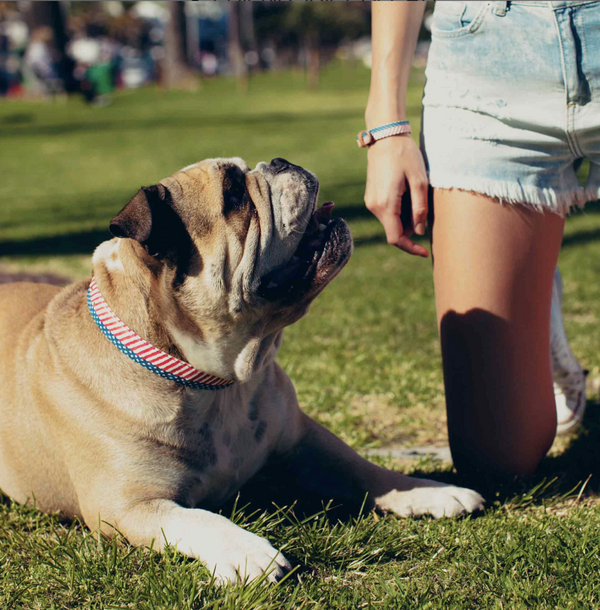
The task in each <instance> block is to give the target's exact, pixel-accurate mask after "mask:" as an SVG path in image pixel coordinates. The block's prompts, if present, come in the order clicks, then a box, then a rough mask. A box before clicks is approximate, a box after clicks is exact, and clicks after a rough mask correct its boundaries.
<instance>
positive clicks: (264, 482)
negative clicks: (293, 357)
mask: <svg viewBox="0 0 600 610" xmlns="http://www.w3.org/2000/svg"><path fill="white" fill-rule="evenodd" d="M565 444H566V445H567V446H566V448H565V449H564V451H562V452H561V453H558V454H555V453H553V452H551V454H550V455H549V456H548V457H546V458H545V459H544V460H543V461H542V462H541V463H540V465H539V467H538V468H537V470H536V472H535V473H534V474H533V475H531V476H528V477H502V476H493V475H490V474H489V473H483V472H476V471H472V472H456V470H454V469H453V468H451V467H449V466H448V465H447V464H443V463H439V462H430V464H431V467H427V468H418V467H417V468H416V469H414V470H412V471H411V472H410V473H409V474H410V476H415V477H419V478H428V479H434V480H436V481H440V482H442V483H448V484H451V485H457V486H460V487H467V488H470V489H475V490H476V491H478V492H479V493H480V494H481V495H482V496H483V497H484V498H485V499H486V510H490V509H492V508H494V507H496V508H497V507H499V506H503V505H507V504H510V505H511V506H513V507H517V506H531V505H538V506H541V505H547V504H552V503H556V502H561V501H564V500H569V501H572V500H574V499H576V498H577V499H579V500H581V499H582V498H589V497H595V496H600V450H599V449H600V402H599V401H598V400H596V399H592V400H588V403H587V410H586V415H585V419H584V421H583V423H582V425H581V427H580V428H579V430H578V431H577V432H576V433H574V434H573V435H572V436H571V438H570V439H569V440H568V441H565ZM437 464H439V465H437ZM597 473H598V474H597ZM240 506H244V507H245V508H244V510H245V511H246V512H247V513H248V514H251V515H259V514H261V513H265V512H266V513H274V512H276V511H277V510H278V509H279V507H293V512H294V514H295V515H296V516H298V518H308V517H310V516H311V515H316V514H323V515H324V517H325V518H326V519H327V520H328V521H330V522H342V523H345V522H349V521H351V520H353V519H355V518H356V517H357V515H360V514H361V513H364V512H365V508H364V506H363V505H359V504H353V503H348V502H343V501H341V500H338V499H335V498H331V499H329V498H323V497H322V496H319V495H317V494H310V493H306V492H303V491H302V492H299V491H298V489H297V488H296V487H294V485H293V483H292V482H291V481H290V480H289V479H288V478H286V477H285V472H282V471H281V470H280V469H279V470H278V469H275V468H273V469H265V470H264V471H261V472H260V473H259V474H258V475H256V476H255V477H254V478H253V479H252V480H251V481H250V482H249V483H248V484H246V485H245V486H244V487H243V488H242V489H241V490H240V493H239V495H238V497H237V498H236V499H235V500H231V501H229V502H228V503H227V504H225V505H224V506H223V507H222V508H221V512H222V514H223V515H226V516H227V515H230V514H231V513H232V511H235V510H236V507H240ZM325 507H327V508H326V510H324V508H325ZM477 516H478V515H474V517H477ZM250 520H252V517H250Z"/></svg>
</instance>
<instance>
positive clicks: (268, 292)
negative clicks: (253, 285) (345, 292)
mask: <svg viewBox="0 0 600 610" xmlns="http://www.w3.org/2000/svg"><path fill="white" fill-rule="evenodd" d="M333 207H334V204H333V202H331V201H328V202H327V203H324V204H323V205H322V206H321V207H320V208H319V209H317V210H315V211H314V212H313V214H312V216H311V217H310V220H309V221H308V224H307V226H306V230H305V232H304V235H303V236H302V239H301V240H300V243H299V244H298V248H297V249H296V252H294V255H293V256H292V258H291V259H290V260H289V261H288V262H287V264H286V265H285V266H283V267H280V268H279V269H276V270H275V271H272V272H271V273H269V274H267V275H266V276H265V277H264V278H263V279H262V282H261V287H260V293H261V296H263V297H264V298H267V299H269V300H281V299H284V300H288V301H291V300H297V299H298V298H299V297H300V296H303V295H304V294H306V293H308V292H311V288H315V287H317V286H325V285H326V284H328V283H329V282H330V281H331V280H332V279H333V277H334V276H335V275H337V273H338V272H339V271H340V270H341V269H342V267H343V266H344V265H345V264H346V262H347V261H348V259H349V258H350V254H351V252H352V237H351V235H350V230H349V229H348V225H347V224H346V223H345V222H344V221H343V220H342V219H341V218H332V216H331V215H332V212H333Z"/></svg>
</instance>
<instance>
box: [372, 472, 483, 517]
mask: <svg viewBox="0 0 600 610" xmlns="http://www.w3.org/2000/svg"><path fill="white" fill-rule="evenodd" d="M412 482H413V483H414V484H415V485H414V487H412V488H410V489H405V490H403V491H400V490H397V489H392V490H391V491H389V492H387V493H386V494H385V495H383V496H380V497H379V498H377V499H376V501H375V505H376V506H377V508H379V509H380V510H383V511H389V512H392V513H394V514H396V515H398V516H399V517H418V516H421V515H431V516H432V517H435V518H436V519H439V518H440V517H456V516H457V515H463V514H467V513H472V512H473V511H475V510H478V509H481V508H483V503H484V501H485V500H484V499H483V498H482V497H481V496H480V495H479V494H478V493H477V492H476V491H472V490H471V489H466V488H464V487H455V486H454V485H447V484H445V483H439V482H438V481H430V480H428V479H412Z"/></svg>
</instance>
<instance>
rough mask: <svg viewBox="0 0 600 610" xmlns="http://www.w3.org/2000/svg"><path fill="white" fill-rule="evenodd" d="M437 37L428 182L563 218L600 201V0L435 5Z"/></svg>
mask: <svg viewBox="0 0 600 610" xmlns="http://www.w3.org/2000/svg"><path fill="white" fill-rule="evenodd" d="M431 30H432V43H431V48H430V51H429V58H428V62H427V69H426V77H427V80H426V85H425V91H424V95H423V128H422V133H421V136H422V147H423V152H424V154H425V159H426V163H427V169H428V172H429V179H430V183H431V185H432V186H433V187H438V188H458V189H463V190H468V191H474V192H477V193H483V194H485V195H488V196H491V197H493V198H496V199H498V200H499V201H500V202H501V203H504V202H505V203H523V204H527V205H529V206H531V207H534V208H536V209H538V210H540V211H545V210H549V211H552V212H555V213H558V214H560V215H561V216H564V215H565V214H566V213H567V212H568V211H569V209H570V208H571V207H572V206H579V207H583V205H584V204H585V203H586V202H587V201H591V200H595V199H599V198H600V0H587V1H586V0H572V1H569V2H541V1H539V2H538V1H531V2H527V1H521V2H436V6H435V11H434V15H433V18H432V20H431ZM584 159H588V160H589V162H590V172H589V176H588V179H587V183H586V184H585V185H581V184H580V183H579V181H578V179H577V170H578V168H579V166H580V165H581V163H582V161H583V160H584Z"/></svg>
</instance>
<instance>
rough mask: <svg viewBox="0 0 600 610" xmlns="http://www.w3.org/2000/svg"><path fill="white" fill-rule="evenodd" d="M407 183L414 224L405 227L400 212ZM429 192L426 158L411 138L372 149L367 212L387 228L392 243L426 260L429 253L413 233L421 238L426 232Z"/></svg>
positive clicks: (384, 141) (390, 140) (396, 138)
mask: <svg viewBox="0 0 600 610" xmlns="http://www.w3.org/2000/svg"><path fill="white" fill-rule="evenodd" d="M407 184H408V188H409V189H410V197H411V200H412V225H410V226H406V227H403V226H402V221H401V220H400V212H401V210H402V195H403V194H404V192H405V190H406V188H407ZM427 189H428V181H427V172H426V170H425V163H424V162H423V156H422V155H421V151H420V150H419V148H418V146H417V145H416V143H415V142H414V140H413V139H412V138H411V137H410V136H392V137H389V138H384V139H382V140H380V141H378V142H375V144H373V145H371V146H370V147H369V150H368V165H367V188H366V191H365V203H366V205H367V209H368V210H369V211H370V212H372V213H373V214H375V216H377V218H378V219H379V222H381V224H382V225H383V228H384V229H385V235H386V237H387V241H388V243H389V244H392V245H394V246H396V247H398V248H400V250H404V251H405V252H408V253H409V254H414V255H416V256H423V257H425V258H426V257H427V256H429V252H428V251H427V250H426V249H425V248H424V247H423V246H421V245H419V244H415V243H414V242H413V241H411V240H410V239H409V237H410V236H411V235H412V234H413V232H415V233H417V234H418V235H423V234H424V233H425V223H426V221H427ZM413 227H414V231H413Z"/></svg>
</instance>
